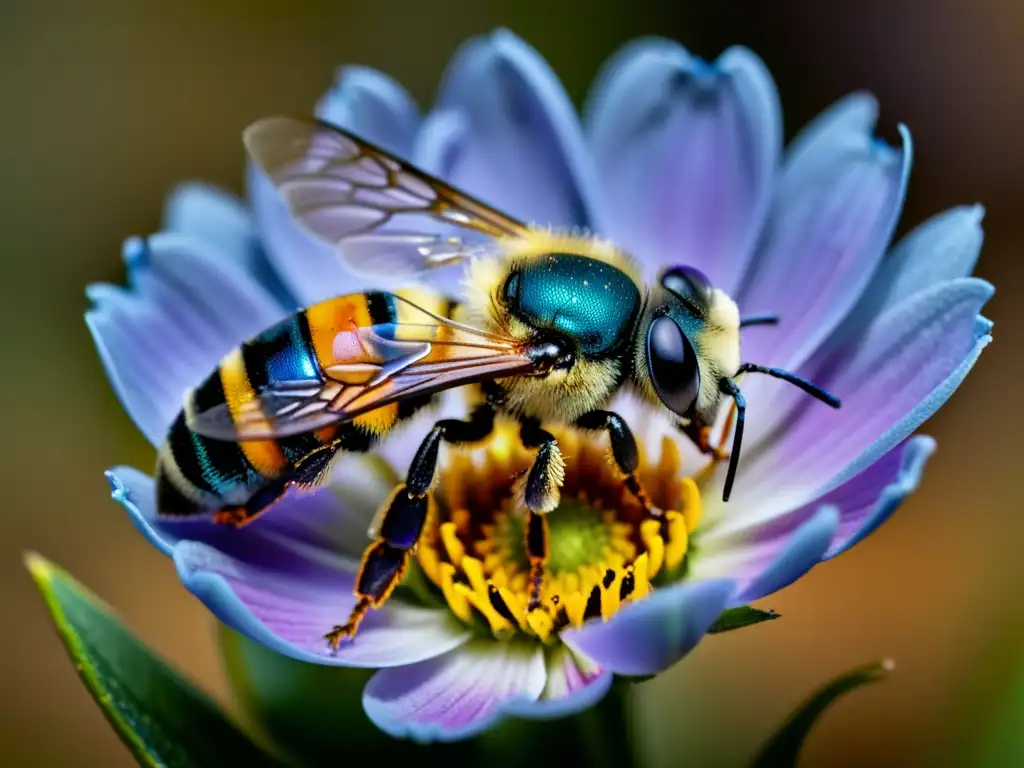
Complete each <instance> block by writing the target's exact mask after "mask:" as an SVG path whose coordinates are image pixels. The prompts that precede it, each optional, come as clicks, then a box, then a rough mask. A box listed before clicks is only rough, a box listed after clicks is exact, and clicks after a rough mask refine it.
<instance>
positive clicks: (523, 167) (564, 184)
mask: <svg viewBox="0 0 1024 768" xmlns="http://www.w3.org/2000/svg"><path fill="white" fill-rule="evenodd" d="M438 108H439V109H440V110H442V111H446V112H454V113H457V114H459V115H461V116H462V118H463V119H464V120H465V125H466V130H465V131H464V132H463V133H462V135H461V137H460V138H461V140H460V142H459V143H458V145H457V146H452V145H451V144H450V142H451V139H452V135H451V134H438V135H437V137H436V138H437V139H443V140H445V141H446V142H447V144H446V146H445V153H446V154H447V155H448V157H449V158H450V164H449V171H448V173H447V174H445V176H446V180H447V181H449V182H451V183H452V184H454V185H455V186H457V187H459V188H461V189H463V190H465V191H466V192H468V193H469V194H471V195H474V196H476V197H479V198H480V199H481V200H483V201H484V202H485V203H488V204H490V205H492V206H494V207H496V208H498V209H500V210H502V211H505V212H506V213H508V214H510V215H512V216H515V217H518V218H520V219H523V220H524V221H527V222H534V223H537V224H539V225H555V226H560V227H571V226H586V225H587V224H589V223H590V220H591V218H590V212H591V205H592V200H591V195H592V193H593V189H594V184H595V179H594V171H593V168H592V164H591V158H590V156H589V154H588V153H587V151H586V148H585V146H584V143H583V137H582V133H581V131H580V126H579V121H578V119H577V117H576V114H575V111H574V110H573V107H572V103H571V102H570V101H569V98H568V96H567V95H566V93H565V90H564V89H563V88H562V85H561V83H560V82H559V80H558V78H557V76H556V75H555V73H554V72H553V71H552V70H551V68H550V67H549V66H548V64H547V62H545V61H544V59H543V58H542V57H541V56H540V55H539V54H538V53H537V52H536V51H535V50H534V49H533V48H531V47H530V46H529V45H527V44H526V43H525V42H523V41H522V40H520V39H519V38H518V37H516V36H515V35H514V34H512V33H511V32H508V31H507V30H498V31H496V32H494V33H493V34H491V35H488V36H486V37H478V38H474V39H472V40H470V41H469V42H468V43H466V44H465V45H464V46H463V47H462V48H461V49H460V50H459V52H458V53H457V54H456V55H455V57H454V59H453V60H452V63H451V65H450V66H449V68H448V71H447V73H446V74H445V77H444V81H443V83H442V86H441V90H440V96H439V98H438ZM432 154H434V155H437V154H439V152H438V151H437V150H433V151H432Z"/></svg>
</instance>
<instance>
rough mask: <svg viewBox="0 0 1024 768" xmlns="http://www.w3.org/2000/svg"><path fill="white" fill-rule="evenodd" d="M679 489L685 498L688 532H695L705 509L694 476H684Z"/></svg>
mask: <svg viewBox="0 0 1024 768" xmlns="http://www.w3.org/2000/svg"><path fill="white" fill-rule="evenodd" d="M679 490H680V493H679V495H680V496H681V497H682V499H683V505H682V509H683V514H684V515H685V516H686V532H687V533H693V532H694V531H695V530H696V529H697V526H698V525H699V524H700V518H701V515H702V514H703V511H704V510H703V506H702V504H701V500H700V490H699V489H698V488H697V483H695V482H694V481H693V478H692V477H684V478H683V480H682V483H681V484H680V489H679Z"/></svg>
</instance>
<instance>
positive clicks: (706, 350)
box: [634, 267, 839, 500]
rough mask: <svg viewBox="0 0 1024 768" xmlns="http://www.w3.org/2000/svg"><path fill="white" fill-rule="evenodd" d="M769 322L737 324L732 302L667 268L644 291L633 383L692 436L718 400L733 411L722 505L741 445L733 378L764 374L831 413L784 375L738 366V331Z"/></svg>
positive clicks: (742, 409)
mask: <svg viewBox="0 0 1024 768" xmlns="http://www.w3.org/2000/svg"><path fill="white" fill-rule="evenodd" d="M777 320H778V318H776V317H775V316H774V315H759V316H753V317H748V318H745V319H743V320H741V319H740V314H739V310H738V309H737V308H736V304H735V302H733V300H732V299H730V298H729V297H728V296H726V295H725V293H723V292H722V291H720V290H718V289H717V288H713V287H712V286H711V284H710V283H709V282H708V279H707V278H706V277H705V276H704V275H703V274H702V273H701V272H700V271H699V270H696V269H693V268H692V267H671V268H670V269H667V270H665V272H663V273H662V274H661V276H660V277H659V279H658V285H657V286H656V287H655V288H654V289H653V290H652V291H651V297H650V301H649V303H648V308H647V312H646V314H645V315H644V320H643V324H642V325H641V328H640V334H639V337H638V339H637V348H636V352H635V359H634V371H635V379H636V384H637V386H638V387H639V389H640V391H641V392H642V393H644V394H645V395H646V396H647V397H648V399H651V400H656V401H659V402H660V403H661V404H662V405H663V406H665V407H666V408H667V409H668V410H670V411H671V412H672V413H673V414H674V415H675V416H676V417H678V418H679V420H680V426H681V427H683V428H684V431H687V428H691V427H692V428H695V429H693V430H691V431H688V432H687V433H688V434H697V433H699V431H700V430H702V429H703V428H706V427H708V426H710V425H711V424H713V423H714V421H715V416H716V414H717V412H718V406H719V403H720V402H721V401H722V399H723V397H728V398H731V399H732V401H733V403H734V404H735V407H736V430H735V432H734V433H733V445H732V448H733V449H732V453H731V455H730V457H729V470H728V472H727V474H726V478H725V484H724V487H723V491H722V498H723V499H724V500H728V499H729V494H730V493H731V491H732V485H733V481H734V480H735V477H736V467H737V466H738V463H739V456H740V445H741V441H742V439H743V422H744V414H745V413H746V400H745V399H744V398H743V393H742V392H741V391H740V388H739V386H738V385H737V384H736V381H735V380H734V377H736V376H739V375H741V374H744V373H761V374H767V375H769V376H772V377H774V378H777V379H782V380H783V381H787V382H789V383H790V384H793V385H795V386H797V387H799V388H800V389H802V390H803V391H804V392H807V393H808V394H809V395H812V396H813V397H815V398H817V399H818V400H821V401H822V402H823V403H825V404H826V405H829V406H831V407H833V408H838V407H839V400H837V399H836V398H835V397H833V396H832V395H830V394H829V393H828V392H825V391H824V390H822V389H821V388H819V387H817V386H815V385H814V384H812V383H810V382H809V381H807V380H805V379H802V378H801V377H799V376H797V375H796V374H793V373H790V372H789V371H783V370H780V369H778V368H767V367H765V366H762V365H756V364H753V363H744V364H743V365H740V359H739V356H740V328H741V327H745V326H749V325H765V324H774V323H775V322H777Z"/></svg>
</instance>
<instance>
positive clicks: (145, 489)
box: [104, 467, 188, 557]
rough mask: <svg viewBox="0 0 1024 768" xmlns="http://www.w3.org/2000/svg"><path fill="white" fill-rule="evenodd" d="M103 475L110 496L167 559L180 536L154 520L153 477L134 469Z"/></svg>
mask: <svg viewBox="0 0 1024 768" xmlns="http://www.w3.org/2000/svg"><path fill="white" fill-rule="evenodd" d="M104 474H105V475H106V478H107V482H109V483H110V495H111V497H112V498H113V499H114V501H116V502H117V503H118V504H120V505H121V506H122V507H124V508H125V510H126V511H127V512H128V519H129V520H131V521H132V525H134V526H135V527H136V528H137V529H138V531H139V533H141V534H142V535H143V536H144V537H145V538H146V541H148V542H149V543H150V544H152V545H153V546H154V547H156V548H157V550H158V551H159V552H160V554H162V555H166V556H167V557H170V556H171V554H172V553H173V551H174V545H175V544H177V543H178V541H179V540H180V537H179V536H177V535H176V534H175V533H174V532H173V531H169V530H167V529H166V528H165V527H164V525H163V521H162V520H159V519H158V518H157V515H156V503H155V502H156V491H155V489H154V483H153V478H152V477H150V476H149V475H147V474H145V473H144V472H140V471H139V470H137V469H135V468H134V467H114V468H112V469H109V470H107V471H106V472H105V473H104ZM186 525H188V523H186Z"/></svg>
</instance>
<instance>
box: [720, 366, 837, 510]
mask: <svg viewBox="0 0 1024 768" xmlns="http://www.w3.org/2000/svg"><path fill="white" fill-rule="evenodd" d="M743 373H763V374H765V375H766V376H771V377H772V378H774V379H781V380H782V381H787V382H789V383H790V384H792V385H794V386H796V387H799V388H800V389H802V390H803V391H804V392H806V393H807V394H809V395H811V396H812V397H814V398H816V399H817V400H820V401H821V402H823V403H825V405H828V406H831V407H832V408H838V407H839V406H840V403H839V398H837V397H836V396H835V395H832V394H830V393H828V392H826V391H825V390H824V389H822V388H821V387H819V386H817V385H815V384H812V383H811V382H809V381H807V379H803V378H801V377H799V376H797V375H796V374H795V373H790V372H789V371H784V370H782V369H781V368H767V367H765V366H763V365H756V364H754V363H744V364H743V365H741V366H740V368H739V370H738V371H736V374H735V375H736V376H739V375H740V374H743ZM718 389H719V390H721V392H722V393H723V394H725V395H728V396H729V397H731V398H732V399H733V402H735V403H736V431H735V432H733V437H732V451H730V453H729V470H728V471H727V472H726V475H725V487H724V488H723V489H722V501H728V500H729V496H730V495H731V494H732V486H733V483H734V482H735V480H736V470H737V468H738V467H739V463H740V448H741V446H742V445H743V422H744V420H745V417H746V415H747V401H746V400H745V399H744V397H743V393H742V392H740V388H739V386H737V384H736V382H735V381H733V380H732V379H731V378H729V377H728V376H726V377H725V378H723V379H721V380H720V381H719V382H718Z"/></svg>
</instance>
